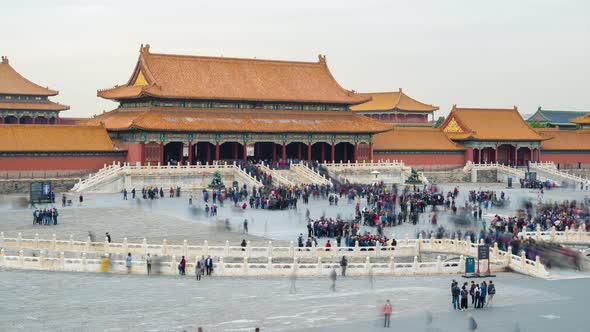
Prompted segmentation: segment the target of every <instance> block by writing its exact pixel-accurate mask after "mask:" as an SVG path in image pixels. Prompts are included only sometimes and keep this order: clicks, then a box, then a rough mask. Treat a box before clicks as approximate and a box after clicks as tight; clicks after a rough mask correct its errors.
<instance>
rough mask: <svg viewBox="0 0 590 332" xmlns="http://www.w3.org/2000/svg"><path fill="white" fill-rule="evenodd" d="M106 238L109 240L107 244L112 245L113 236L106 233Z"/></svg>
mask: <svg viewBox="0 0 590 332" xmlns="http://www.w3.org/2000/svg"><path fill="white" fill-rule="evenodd" d="M105 235H106V238H107V242H108V243H111V234H109V232H106V234H105Z"/></svg>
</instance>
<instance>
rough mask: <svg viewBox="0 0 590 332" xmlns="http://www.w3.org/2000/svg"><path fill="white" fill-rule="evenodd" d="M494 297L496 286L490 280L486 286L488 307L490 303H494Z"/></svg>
mask: <svg viewBox="0 0 590 332" xmlns="http://www.w3.org/2000/svg"><path fill="white" fill-rule="evenodd" d="M494 295H496V285H494V283H493V282H492V281H491V280H490V284H489V285H488V303H487V306H488V307H489V306H491V305H492V302H493V301H494Z"/></svg>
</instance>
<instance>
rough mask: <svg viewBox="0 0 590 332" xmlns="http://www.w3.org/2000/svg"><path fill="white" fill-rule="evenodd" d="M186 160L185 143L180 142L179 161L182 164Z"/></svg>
mask: <svg viewBox="0 0 590 332" xmlns="http://www.w3.org/2000/svg"><path fill="white" fill-rule="evenodd" d="M183 161H184V143H182V142H180V153H179V154H178V162H179V163H181V164H182V162H183Z"/></svg>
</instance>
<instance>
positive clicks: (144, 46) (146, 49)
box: [139, 44, 150, 53]
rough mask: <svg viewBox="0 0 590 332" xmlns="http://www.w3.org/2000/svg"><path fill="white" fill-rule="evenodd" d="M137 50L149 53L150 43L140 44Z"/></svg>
mask: <svg viewBox="0 0 590 332" xmlns="http://www.w3.org/2000/svg"><path fill="white" fill-rule="evenodd" d="M139 52H141V53H150V44H145V45H143V44H141V47H140V48H139Z"/></svg>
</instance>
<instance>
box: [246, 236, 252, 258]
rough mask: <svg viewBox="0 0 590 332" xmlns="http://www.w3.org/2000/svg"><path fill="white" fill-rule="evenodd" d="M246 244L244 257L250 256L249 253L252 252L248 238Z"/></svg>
mask: <svg viewBox="0 0 590 332" xmlns="http://www.w3.org/2000/svg"><path fill="white" fill-rule="evenodd" d="M246 244H247V246H246V257H250V255H251V254H252V246H251V243H250V240H248V241H246Z"/></svg>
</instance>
